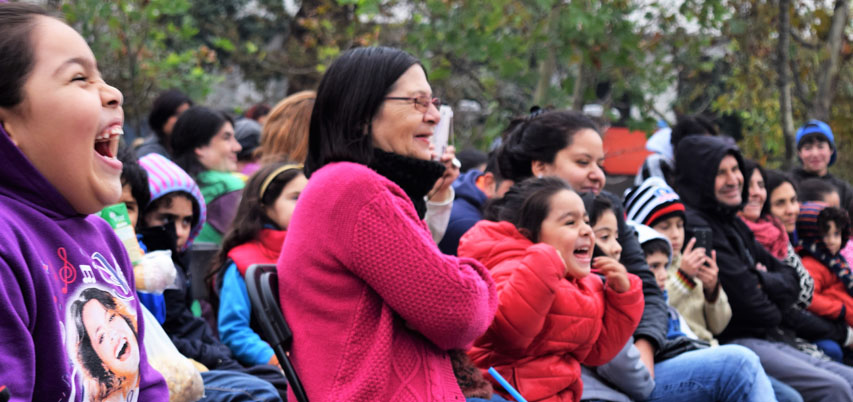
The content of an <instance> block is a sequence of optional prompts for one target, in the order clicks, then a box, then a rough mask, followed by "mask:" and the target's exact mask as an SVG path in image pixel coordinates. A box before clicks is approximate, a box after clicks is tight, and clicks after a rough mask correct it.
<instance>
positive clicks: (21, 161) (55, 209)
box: [0, 124, 82, 219]
mask: <svg viewBox="0 0 853 402" xmlns="http://www.w3.org/2000/svg"><path fill="white" fill-rule="evenodd" d="M56 146H61V145H60V144H56ZM0 155H2V156H0V159H2V161H0V170H2V172H3V174H0V194H2V195H4V196H7V197H9V198H14V199H16V200H19V201H22V202H24V203H26V204H27V205H28V206H30V207H31V208H33V209H35V210H37V211H39V212H41V213H43V214H45V215H46V216H48V217H50V218H52V219H62V218H69V217H74V216H82V215H81V214H79V213H77V211H75V210H74V207H72V206H71V203H69V202H68V200H66V199H65V197H63V196H62V194H60V193H59V190H57V189H56V187H54V186H53V184H51V183H50V182H49V181H47V178H46V177H44V176H43V175H42V174H41V172H39V171H38V169H36V167H35V166H33V164H32V163H30V160H29V159H27V156H26V155H24V153H23V152H21V150H20V149H19V148H18V147H17V146H16V145H15V144H14V143H13V142H12V139H11V138H9V134H8V133H7V132H6V129H5V128H3V125H2V124H0Z"/></svg>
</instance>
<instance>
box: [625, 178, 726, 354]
mask: <svg viewBox="0 0 853 402" xmlns="http://www.w3.org/2000/svg"><path fill="white" fill-rule="evenodd" d="M625 211H626V216H627V217H628V220H629V221H633V222H636V223H640V224H643V225H646V226H648V227H651V228H652V229H654V230H655V231H656V232H658V233H660V234H661V235H663V236H664V237H666V238H667V240H669V243H670V244H671V245H672V261H671V262H670V264H669V267H668V269H667V274H668V279H667V281H666V291H667V294H668V295H669V304H670V305H671V306H673V307H675V308H676V309H678V311H679V312H680V313H681V314H682V315H683V316H684V318H685V321H686V322H687V325H688V326H689V327H690V330H692V331H693V332H694V333H695V334H696V335H697V337H699V339H701V340H703V341H706V342H709V343H711V344H717V343H718V342H717V340H716V338H715V336H717V335H719V334H720V333H722V332H723V330H724V329H725V328H726V326H727V325H728V324H729V321H731V318H732V309H731V306H729V299H728V296H726V292H725V291H724V290H723V289H722V287H721V286H720V282H719V280H718V273H719V268H718V267H717V259H716V254H715V253H714V252H713V250H712V243H711V242H712V240H711V235H712V234H711V231H710V229H709V228H695V229H694V230H693V232H692V236H690V240H689V241H687V244H686V245H685V244H684V239H685V238H686V237H687V236H686V233H685V230H684V221H685V219H684V218H685V215H684V204H683V203H682V202H681V198H680V197H679V196H678V194H676V193H675V191H673V189H672V188H670V187H669V185H667V184H666V182H665V181H664V180H663V179H661V178H659V177H650V178H648V179H646V180H645V181H644V182H643V183H642V184H640V185H639V186H637V187H635V188H634V189H632V190H631V191H630V192H628V195H627V196H626V197H625ZM682 249H683V251H682Z"/></svg>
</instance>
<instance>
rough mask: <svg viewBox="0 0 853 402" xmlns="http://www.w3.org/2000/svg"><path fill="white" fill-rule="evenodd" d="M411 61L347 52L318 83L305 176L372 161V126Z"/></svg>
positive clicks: (393, 52) (374, 51)
mask: <svg viewBox="0 0 853 402" xmlns="http://www.w3.org/2000/svg"><path fill="white" fill-rule="evenodd" d="M414 65H421V64H420V61H418V59H416V58H415V57H414V56H412V55H410V54H408V53H406V52H404V51H402V50H399V49H393V48H388V47H363V48H356V49H351V50H347V51H346V52H344V53H342V54H341V55H340V57H338V58H337V59H336V60H335V61H334V62H333V63H332V65H331V66H329V69H328V70H326V73H325V74H324V75H323V79H322V80H321V81H320V86H319V88H317V98H316V100H315V101H314V109H313V110H312V112H311V123H310V125H309V131H308V156H307V158H306V159H305V176H307V177H310V176H311V174H312V173H314V172H315V171H317V170H318V169H320V168H321V167H323V166H325V165H326V164H328V163H331V162H335V161H350V162H356V163H360V164H363V165H367V164H369V163H370V162H371V161H372V159H373V137H372V130H371V122H372V121H373V117H374V116H375V115H376V113H377V112H378V111H379V107H380V106H381V105H382V102H384V101H385V96H386V95H388V93H389V92H391V90H393V86H394V83H395V82H397V79H399V78H400V76H401V75H403V73H405V72H406V70H408V69H409V68H410V67H412V66H414Z"/></svg>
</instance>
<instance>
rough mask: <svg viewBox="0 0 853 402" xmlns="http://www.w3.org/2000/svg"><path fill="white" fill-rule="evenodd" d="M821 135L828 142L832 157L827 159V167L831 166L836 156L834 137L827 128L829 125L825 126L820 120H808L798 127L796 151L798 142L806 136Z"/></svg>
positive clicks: (798, 147) (798, 145) (798, 146)
mask: <svg viewBox="0 0 853 402" xmlns="http://www.w3.org/2000/svg"><path fill="white" fill-rule="evenodd" d="M813 133H818V134H823V136H824V137H826V139H827V141H829V146H831V147H832V157H830V158H829V165H827V166H832V164H833V163H835V157H836V156H837V154H838V151H836V150H835V136H833V135H832V129H831V128H829V124H826V123H824V122H822V121H820V120H809V121H808V122H807V123H806V124H804V125H803V126H802V127H800V129H799V130H797V149H800V140H802V139H803V137H804V136H806V135H807V134H813Z"/></svg>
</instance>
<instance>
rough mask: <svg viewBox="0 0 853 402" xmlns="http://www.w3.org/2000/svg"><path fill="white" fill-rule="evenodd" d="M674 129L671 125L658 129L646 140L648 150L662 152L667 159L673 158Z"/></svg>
mask: <svg viewBox="0 0 853 402" xmlns="http://www.w3.org/2000/svg"><path fill="white" fill-rule="evenodd" d="M671 140H672V129H671V128H669V127H664V128H661V129H660V130H658V131H655V133H654V134H652V136H651V137H649V139H648V140H646V150H648V151H651V152H654V153H657V154H661V155H663V156H664V157H665V158H666V159H668V160H670V161H671V160H672V159H673V155H672V154H673V150H672V143H671V142H670V141H671Z"/></svg>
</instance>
